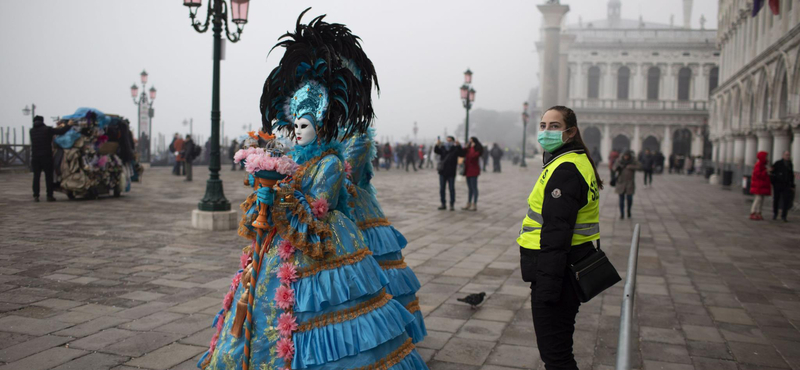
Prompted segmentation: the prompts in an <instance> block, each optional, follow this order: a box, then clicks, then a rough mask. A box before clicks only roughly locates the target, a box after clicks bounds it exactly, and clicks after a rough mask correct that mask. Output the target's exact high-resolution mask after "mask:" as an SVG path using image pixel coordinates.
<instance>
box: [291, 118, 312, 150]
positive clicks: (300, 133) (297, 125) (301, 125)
mask: <svg viewBox="0 0 800 370" xmlns="http://www.w3.org/2000/svg"><path fill="white" fill-rule="evenodd" d="M294 135H295V137H294V142H295V143H297V145H300V146H306V145H308V144H309V143H311V142H313V141H314V140H315V139H316V138H317V131H316V129H315V127H314V124H313V123H311V121H309V120H308V118H304V117H301V118H298V119H297V120H295V121H294Z"/></svg>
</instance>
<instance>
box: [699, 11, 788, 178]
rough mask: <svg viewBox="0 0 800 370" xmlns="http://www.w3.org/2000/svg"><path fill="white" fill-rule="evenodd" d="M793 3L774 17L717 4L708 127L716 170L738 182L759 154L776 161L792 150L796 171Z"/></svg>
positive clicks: (769, 12)
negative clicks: (716, 63) (716, 61)
mask: <svg viewBox="0 0 800 370" xmlns="http://www.w3.org/2000/svg"><path fill="white" fill-rule="evenodd" d="M794 2H795V1H794V0H780V1H779V4H780V8H779V10H780V13H779V14H777V15H775V14H773V13H772V12H771V10H770V7H769V6H768V5H764V6H763V8H762V9H760V11H759V12H758V13H757V14H756V16H755V17H753V15H752V13H753V1H752V0H720V1H719V34H718V36H717V42H718V44H719V45H720V47H721V53H722V55H721V58H720V83H719V87H717V88H716V89H715V90H714V91H713V94H712V96H711V100H710V108H709V109H710V120H709V126H710V134H711V135H710V136H711V140H712V142H713V161H714V163H715V164H716V166H717V169H718V172H719V173H722V174H726V175H727V176H723V178H726V177H727V178H728V179H733V181H735V182H736V183H738V181H737V179H738V178H740V177H739V176H740V175H742V174H749V173H750V172H751V171H752V167H753V165H754V164H755V161H756V153H757V152H758V151H762V150H763V151H766V152H768V153H769V154H770V159H771V161H775V160H776V159H779V158H780V157H781V155H782V153H783V152H784V151H786V150H790V149H791V152H792V159H793V162H794V163H795V173H797V171H798V170H800V168H798V167H799V166H798V165H797V163H800V47H798V45H800V9H799V8H800V4H793V3H794ZM792 139H794V141H793V142H792ZM731 175H732V176H731ZM726 185H727V184H726Z"/></svg>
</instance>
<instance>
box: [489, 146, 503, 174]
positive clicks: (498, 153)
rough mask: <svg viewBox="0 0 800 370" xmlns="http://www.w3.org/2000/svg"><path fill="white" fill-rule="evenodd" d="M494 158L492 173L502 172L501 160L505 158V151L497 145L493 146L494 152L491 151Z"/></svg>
mask: <svg viewBox="0 0 800 370" xmlns="http://www.w3.org/2000/svg"><path fill="white" fill-rule="evenodd" d="M489 152H490V153H489V155H491V156H492V172H500V160H501V159H502V158H503V149H500V145H497V143H494V144H492V150H490V151H489Z"/></svg>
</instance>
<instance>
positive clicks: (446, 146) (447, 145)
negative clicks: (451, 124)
mask: <svg viewBox="0 0 800 370" xmlns="http://www.w3.org/2000/svg"><path fill="white" fill-rule="evenodd" d="M444 147H445V148H447V149H448V150H449V149H450V148H452V147H453V142H452V141H445V142H444Z"/></svg>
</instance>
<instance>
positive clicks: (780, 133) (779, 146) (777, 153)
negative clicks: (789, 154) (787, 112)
mask: <svg viewBox="0 0 800 370" xmlns="http://www.w3.org/2000/svg"><path fill="white" fill-rule="evenodd" d="M772 139H773V140H772V155H771V156H769V158H770V163H772V162H775V161H777V160H778V159H779V158H781V156H783V152H785V151H787V150H789V141H790V139H791V138H790V137H789V130H785V129H777V130H772Z"/></svg>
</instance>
